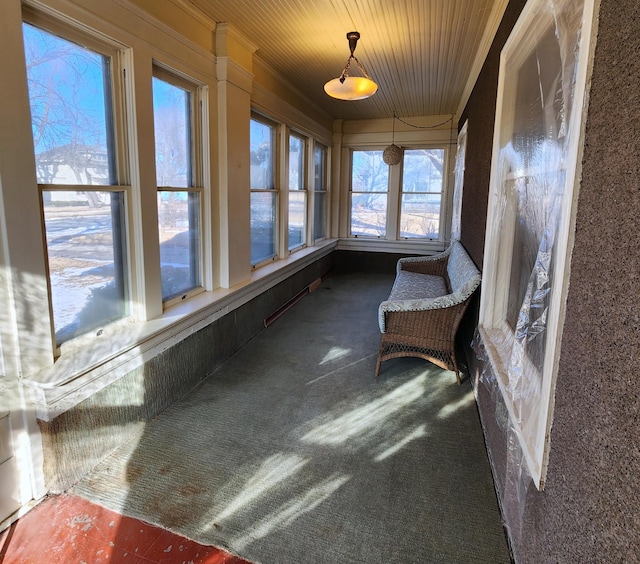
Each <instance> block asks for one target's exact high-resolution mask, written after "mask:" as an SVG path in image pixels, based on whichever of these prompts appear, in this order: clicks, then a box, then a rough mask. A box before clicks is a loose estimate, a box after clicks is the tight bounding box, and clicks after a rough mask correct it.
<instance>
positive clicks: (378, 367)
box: [376, 354, 382, 378]
mask: <svg viewBox="0 0 640 564" xmlns="http://www.w3.org/2000/svg"><path fill="white" fill-rule="evenodd" d="M380 364H382V363H381V362H380V355H379V354H378V361H377V362H376V378H377V377H378V374H380Z"/></svg>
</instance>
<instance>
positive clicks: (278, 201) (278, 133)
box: [250, 112, 287, 269]
mask: <svg viewBox="0 0 640 564" xmlns="http://www.w3.org/2000/svg"><path fill="white" fill-rule="evenodd" d="M250 119H251V121H257V122H259V123H261V124H263V125H267V126H268V127H271V128H272V129H273V146H272V150H273V155H272V167H273V178H272V180H273V188H265V189H254V188H253V187H252V186H251V187H250V191H251V194H255V193H269V194H274V195H275V198H274V202H273V207H274V225H273V232H274V236H275V245H274V247H275V248H274V254H273V255H272V256H270V257H267V258H265V259H263V260H260V261H258V262H256V263H255V264H254V263H252V264H251V268H252V269H256V268H260V267H262V266H264V265H266V264H270V263H272V262H273V261H276V260H278V259H279V258H281V257H282V255H283V253H284V244H283V237H282V235H281V229H284V227H283V226H284V225H285V224H286V222H285V221H282V215H283V210H282V209H281V206H282V200H283V198H282V195H281V192H282V174H281V169H282V165H281V164H280V160H281V155H282V153H283V151H282V149H281V147H280V145H281V140H283V139H284V138H285V136H284V135H282V126H281V125H278V124H277V123H275V122H274V121H272V120H270V119H269V118H268V117H265V116H263V115H262V114H258V113H256V112H252V113H251V118H250ZM279 141H280V142H279ZM284 153H285V155H286V151H284ZM285 158H287V157H285ZM252 237H253V236H252V235H251V236H250V239H252Z"/></svg>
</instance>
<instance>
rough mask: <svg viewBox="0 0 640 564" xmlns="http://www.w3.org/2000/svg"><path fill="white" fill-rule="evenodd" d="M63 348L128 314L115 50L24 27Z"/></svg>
mask: <svg viewBox="0 0 640 564" xmlns="http://www.w3.org/2000/svg"><path fill="white" fill-rule="evenodd" d="M23 36H24V46H25V57H26V64H27V79H28V88H29V101H30V105H31V119H32V132H33V143H34V150H35V159H36V174H37V180H38V184H39V187H40V192H41V197H42V205H43V212H44V227H45V235H46V248H47V261H48V270H49V287H50V298H51V308H52V313H53V322H54V329H55V338H56V343H57V345H58V346H60V345H61V344H62V343H64V342H65V341H67V340H69V339H71V338H73V337H76V336H78V335H81V334H84V333H87V332H89V331H94V330H96V329H99V328H100V327H101V326H103V325H104V324H107V323H110V322H112V321H115V320H117V319H120V318H123V317H125V316H127V315H128V312H129V307H128V275H127V251H126V229H125V219H124V218H125V217H126V213H125V212H126V210H125V201H126V191H127V188H126V187H125V186H119V184H121V181H120V178H119V172H120V171H119V165H120V164H121V163H119V160H122V159H119V158H118V150H120V154H122V147H119V148H118V147H117V143H116V139H118V135H117V132H116V130H115V127H114V122H117V120H116V119H114V114H115V115H117V114H118V111H119V110H118V106H117V104H115V103H114V98H115V97H114V90H115V88H114V81H115V79H116V77H117V73H115V72H113V71H114V69H113V66H114V61H115V60H116V57H115V55H116V53H115V52H112V51H110V50H109V49H107V48H105V47H104V46H103V45H101V44H97V42H95V41H92V38H90V37H83V38H82V43H83V45H84V46H81V45H79V44H77V43H74V42H72V41H69V40H67V39H64V38H62V37H60V36H58V35H54V34H53V33H50V32H49V31H46V30H45V29H42V28H40V27H36V26H35V25H32V24H31V23H27V22H25V23H24V24H23Z"/></svg>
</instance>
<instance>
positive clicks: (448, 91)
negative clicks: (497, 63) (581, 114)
mask: <svg viewBox="0 0 640 564" xmlns="http://www.w3.org/2000/svg"><path fill="white" fill-rule="evenodd" d="M183 3H185V4H187V3H188V4H190V5H191V6H193V7H195V8H196V9H198V10H199V11H201V12H203V13H204V14H205V15H206V16H208V17H209V18H211V19H213V20H214V21H216V22H228V23H229V24H230V25H232V26H233V27H235V28H236V29H237V30H238V31H240V32H241V33H243V34H244V35H245V36H246V37H247V38H248V39H250V40H251V42H252V43H254V44H256V45H257V46H258V50H257V52H256V54H255V57H257V58H259V59H261V60H263V61H264V62H265V63H266V64H267V65H268V66H269V67H271V68H272V69H273V70H275V71H276V72H277V74H278V75H279V76H280V77H281V79H283V80H284V81H286V82H287V83H289V84H290V85H291V86H293V87H294V88H295V89H296V90H297V91H298V92H299V93H301V94H302V95H303V96H305V97H306V98H307V99H308V100H309V101H310V102H311V103H313V104H315V105H317V106H318V107H320V108H322V109H323V110H325V111H326V112H327V113H328V114H329V115H331V116H333V117H334V118H342V119H375V118H389V117H391V116H392V115H393V112H394V111H395V112H396V114H397V115H399V116H405V117H410V116H429V115H446V114H453V113H457V112H458V111H459V110H460V105H461V103H463V102H464V100H465V98H466V96H468V94H469V90H470V87H471V86H472V85H473V82H474V81H475V77H476V75H477V73H478V72H479V69H480V67H481V64H482V61H483V60H484V57H485V56H486V51H487V49H488V45H489V44H490V42H491V39H492V38H493V35H494V34H495V29H496V28H497V24H498V22H499V20H500V18H501V17H502V14H503V12H504V8H505V6H506V0H313V1H310V0H269V1H265V0H262V1H261V0H183ZM348 31H359V32H360V34H361V38H360V41H359V42H358V45H357V48H356V51H355V56H356V57H357V58H358V59H359V60H360V62H361V63H362V64H363V65H364V66H365V68H366V70H367V71H368V73H369V75H370V76H371V78H372V79H373V80H374V81H375V82H377V83H378V92H377V93H376V94H375V95H374V96H372V97H371V98H369V99H366V100H359V101H355V102H345V101H338V100H334V99H332V98H330V97H329V96H327V95H326V94H325V93H324V90H323V85H324V83H325V82H326V81H328V80H330V79H332V78H335V77H337V76H338V75H339V74H340V72H341V71H342V69H343V68H344V65H345V63H346V61H347V58H348V56H349V46H348V42H347V39H346V33H347V32H348ZM354 67H355V65H352V67H351V68H352V71H351V74H353V75H357V74H359V73H358V72H357V71H356V69H355V68H354Z"/></svg>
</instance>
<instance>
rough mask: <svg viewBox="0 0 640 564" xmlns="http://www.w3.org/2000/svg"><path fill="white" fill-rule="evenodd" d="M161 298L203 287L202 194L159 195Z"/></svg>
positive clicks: (166, 192)
mask: <svg viewBox="0 0 640 564" xmlns="http://www.w3.org/2000/svg"><path fill="white" fill-rule="evenodd" d="M158 230H159V236H160V276H161V279H162V299H163V300H168V299H171V298H174V297H176V296H179V295H180V294H184V293H185V292H188V291H189V290H192V289H193V288H197V287H198V286H201V281H200V194H199V193H198V192H171V191H166V190H162V191H160V192H158Z"/></svg>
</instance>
